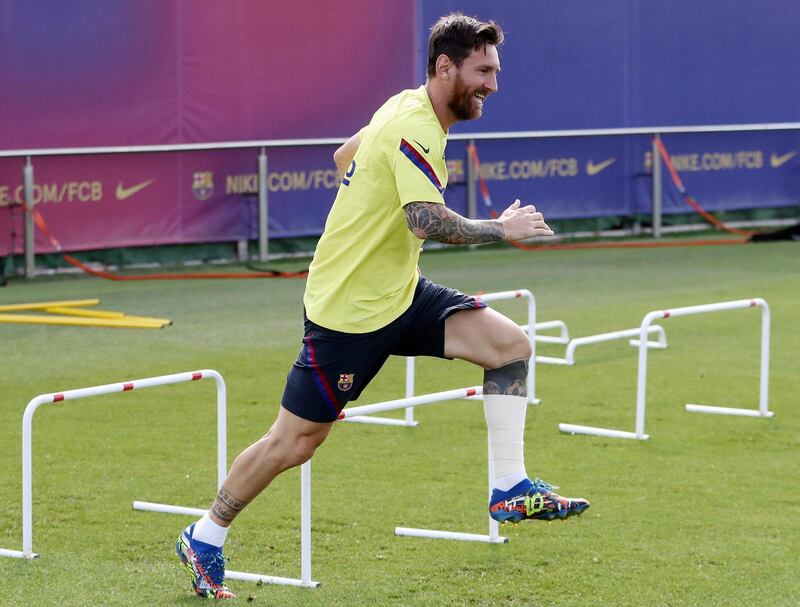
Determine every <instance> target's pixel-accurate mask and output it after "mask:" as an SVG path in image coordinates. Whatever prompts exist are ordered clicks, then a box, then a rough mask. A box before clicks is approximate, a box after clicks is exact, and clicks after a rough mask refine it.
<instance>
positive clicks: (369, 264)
mask: <svg viewBox="0 0 800 607" xmlns="http://www.w3.org/2000/svg"><path fill="white" fill-rule="evenodd" d="M502 41H503V33H502V30H501V29H500V27H499V26H498V25H497V24H496V23H494V22H493V21H489V22H481V21H478V20H476V19H474V18H472V17H468V16H465V15H462V14H460V13H455V14H451V15H447V16H445V17H442V18H441V19H440V20H439V21H438V22H437V23H436V24H434V26H433V27H432V29H431V34H430V40H429V44H428V66H427V81H426V83H425V85H424V86H421V87H419V88H418V89H415V90H406V91H403V92H401V93H399V94H398V95H395V96H394V97H392V98H391V99H389V100H388V101H387V102H386V103H385V104H384V105H383V106H382V107H381V108H379V109H378V111H377V112H375V114H374V116H373V117H372V120H371V121H370V123H369V124H368V125H367V126H366V127H364V128H363V129H361V131H359V133H358V134H356V135H354V136H353V137H351V138H350V139H349V140H348V141H347V142H346V143H345V144H344V145H343V146H342V147H341V148H339V149H338V150H337V151H336V153H335V154H334V160H335V162H336V166H337V168H338V169H339V173H340V175H341V177H342V181H341V185H340V187H339V191H338V194H337V196H336V200H335V201H334V204H333V207H332V209H331V211H330V214H329V215H328V220H327V223H326V225H325V231H324V233H323V235H322V238H321V239H320V241H319V244H318V245H317V249H316V252H315V254H314V260H313V261H312V263H311V266H310V269H309V276H308V283H307V285H306V291H305V295H304V298H303V303H304V304H305V315H306V318H305V337H304V338H303V345H302V348H301V350H300V354H299V355H298V357H297V360H296V361H295V363H294V365H293V366H292V368H291V370H290V372H289V375H288V378H287V381H286V388H285V390H284V393H283V398H282V399H281V407H280V410H279V413H278V417H277V419H276V420H275V423H274V424H273V425H272V427H271V428H270V429H269V431H268V432H267V433H266V434H265V435H264V436H263V437H262V438H261V439H260V440H258V441H257V442H255V443H254V444H252V445H250V446H249V447H248V448H247V449H245V450H244V451H243V452H242V453H241V454H240V455H239V456H238V457H237V458H236V460H235V461H234V462H233V465H232V466H231V469H230V472H229V474H228V477H227V478H226V479H225V481H224V483H223V484H222V488H221V489H220V491H219V493H218V495H217V497H216V499H215V500H214V503H213V504H212V506H211V509H210V510H209V511H208V513H207V514H206V515H205V516H203V518H201V519H200V520H199V521H198V522H197V523H194V524H192V525H190V526H189V527H188V528H186V529H185V530H184V531H183V532H182V533H181V535H180V537H179V538H178V541H177V546H176V547H177V551H178V554H179V556H180V558H181V560H182V562H183V563H184V564H185V565H186V567H187V568H188V570H189V572H190V573H191V576H192V582H193V586H194V590H195V592H197V594H200V595H202V596H209V597H214V598H232V597H233V596H234V595H233V593H232V592H231V591H230V590H229V589H228V588H227V586H226V585H225V583H224V576H225V565H224V563H225V561H224V559H223V556H222V545H223V543H224V541H225V537H226V535H227V533H228V528H229V527H230V524H231V523H232V522H233V520H234V518H235V517H236V516H237V515H238V514H239V513H240V512H241V511H242V509H243V508H244V507H245V506H247V504H248V503H249V502H250V501H251V500H253V499H254V498H255V497H256V496H257V495H258V494H259V493H261V492H262V491H263V490H264V489H265V488H266V487H267V486H268V485H269V484H270V482H271V481H272V480H273V479H274V478H275V477H276V476H277V475H278V474H280V473H281V472H283V471H285V470H287V469H289V468H292V467H294V466H299V465H301V464H302V463H304V462H306V461H307V460H308V459H310V458H311V456H312V455H314V451H315V450H316V449H317V447H319V446H320V445H321V444H322V442H323V441H324V440H325V438H326V437H327V436H328V433H329V432H330V430H331V427H332V426H333V422H334V421H335V420H336V419H337V416H338V415H339V413H340V412H341V410H342V407H344V406H345V404H346V403H347V402H348V401H351V400H355V399H356V398H358V396H359V394H360V393H361V391H362V390H363V389H364V387H365V386H366V385H367V384H368V383H369V382H370V380H371V379H372V378H373V377H374V376H375V374H376V373H377V372H378V370H379V369H380V368H381V366H382V365H383V363H384V362H385V361H386V359H387V358H388V357H389V356H390V355H392V354H396V355H402V356H435V357H440V358H449V359H452V358H459V359H463V360H467V361H469V362H472V363H474V364H476V365H479V366H480V367H482V368H483V369H485V371H484V382H483V401H484V410H485V416H486V423H487V426H488V431H489V440H490V442H491V446H492V454H493V465H494V470H495V475H496V485H495V488H494V491H493V493H492V496H491V498H490V504H489V511H490V514H491V516H492V517H493V518H494V519H495V520H497V521H501V522H505V521H512V522H517V521H520V520H522V519H544V520H552V519H554V518H565V517H568V516H571V515H573V514H580V513H581V512H582V511H583V510H585V509H586V508H588V507H589V502H587V501H586V500H584V499H577V498H564V497H561V496H560V495H558V494H556V493H554V492H553V489H554V487H553V486H551V485H548V484H547V483H545V482H544V481H541V480H539V479H535V480H530V479H529V478H528V475H527V472H526V471H525V463H524V455H523V432H524V427H525V412H526V408H527V399H526V383H525V380H526V376H527V369H528V361H529V359H530V356H531V348H530V343H529V341H528V337H527V336H526V335H525V333H524V332H523V331H522V330H521V329H520V328H519V327H518V326H517V324H516V323H514V322H512V321H511V320H509V319H508V318H506V317H505V316H503V315H501V314H499V313H498V312H496V311H494V310H492V309H491V308H487V307H486V306H485V304H483V303H482V302H481V301H480V300H479V299H477V298H475V297H471V296H469V295H464V294H462V293H459V292H458V291H455V290H453V289H450V288H447V287H444V286H441V285H437V284H434V283H433V282H431V281H429V280H427V279H426V278H424V277H423V276H421V275H420V274H419V271H418V269H417V261H418V259H419V253H420V245H421V244H422V242H423V241H424V240H425V239H431V240H436V241H438V242H444V243H449V244H479V243H485V242H493V241H499V240H507V241H513V240H521V239H524V238H530V237H532V236H547V235H552V234H553V232H552V231H551V230H550V228H548V226H547V224H546V223H545V222H544V219H543V217H542V214H541V213H539V212H537V211H536V209H535V208H534V207H533V206H522V205H521V204H520V201H519V200H517V201H515V202H514V203H513V204H512V205H511V206H509V207H508V208H507V209H506V210H505V211H504V212H503V214H502V215H501V216H500V217H499V218H497V219H493V220H473V219H467V218H465V217H461V216H460V215H458V214H457V213H455V212H453V211H451V210H449V209H448V208H447V207H446V206H445V205H444V198H443V197H442V193H443V192H444V188H445V185H446V182H447V169H446V166H445V160H444V150H445V144H446V138H447V129H448V128H450V127H451V126H452V125H454V124H456V123H457V122H459V121H461V120H472V119H475V118H478V117H479V116H480V115H481V113H482V112H483V105H484V103H485V102H486V99H487V98H488V97H489V96H490V95H491V94H493V93H495V92H497V74H498V72H499V71H500V60H499V55H498V52H497V47H498V46H499V45H500V44H501V43H502Z"/></svg>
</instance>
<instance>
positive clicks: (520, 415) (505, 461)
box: [483, 362, 528, 491]
mask: <svg viewBox="0 0 800 607" xmlns="http://www.w3.org/2000/svg"><path fill="white" fill-rule="evenodd" d="M526 371H527V365H526V364H524V363H523V362H516V363H510V364H508V365H505V366H503V367H501V368H499V369H491V370H487V371H486V373H485V378H484V394H483V411H484V414H485V416H486V427H487V429H488V431H489V444H490V445H491V448H492V464H493V466H494V476H495V483H494V484H495V488H497V489H500V490H501V491H507V490H508V489H511V487H513V486H514V485H516V484H517V483H519V482H520V481H523V480H525V479H526V478H527V477H528V475H527V473H526V471H525V454H524V439H523V436H524V434H525V414H526V412H527V409H528V399H527V397H526V396H525V392H524V385H525V376H526V375H527V373H526ZM520 374H521V375H522V377H521V378H520V377H517V376H519V375H520ZM520 382H521V383H522V386H523V389H522V395H518V394H519V391H518V390H511V389H509V388H510V387H511V386H512V384H514V385H519V383H520ZM490 386H491V388H492V389H491V390H490V392H512V394H507V393H506V394H503V393H501V394H497V393H489V394H487V393H486V392H487V388H489V387H490Z"/></svg>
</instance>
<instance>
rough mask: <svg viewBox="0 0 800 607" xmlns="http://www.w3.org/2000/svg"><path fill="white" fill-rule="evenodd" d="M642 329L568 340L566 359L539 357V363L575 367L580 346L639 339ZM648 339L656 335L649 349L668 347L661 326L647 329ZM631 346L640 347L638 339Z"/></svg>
mask: <svg viewBox="0 0 800 607" xmlns="http://www.w3.org/2000/svg"><path fill="white" fill-rule="evenodd" d="M640 332H641V331H640V329H638V328H637V329H625V330H623V331H611V332H609V333H598V334H597V335H586V336H585V337H576V338H575V339H571V340H568V342H567V351H566V353H565V354H564V358H558V357H556V356H537V357H536V362H537V363H544V364H547V365H570V366H571V365H574V364H575V349H576V348H577V347H578V346H588V345H591V344H599V343H603V342H606V341H614V340H617V339H626V338H628V337H639V335H640ZM647 333H648V337H649V334H650V333H655V334H656V337H657V340H656V341H648V342H647V347H648V348H654V349H658V350H664V349H665V348H666V347H667V334H666V333H665V332H664V328H663V327H661V326H660V325H652V326H650V327H648V328H647ZM628 343H630V345H632V346H634V347H636V346H638V345H639V340H638V339H632V340H630V342H628Z"/></svg>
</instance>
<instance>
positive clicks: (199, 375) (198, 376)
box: [192, 373, 203, 381]
mask: <svg viewBox="0 0 800 607" xmlns="http://www.w3.org/2000/svg"><path fill="white" fill-rule="evenodd" d="M198 379H203V374H202V373H192V381H197V380H198Z"/></svg>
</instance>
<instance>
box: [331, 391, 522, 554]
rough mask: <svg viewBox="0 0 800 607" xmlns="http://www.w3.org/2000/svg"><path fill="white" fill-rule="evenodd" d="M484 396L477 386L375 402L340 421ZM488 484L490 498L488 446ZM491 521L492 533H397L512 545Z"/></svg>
mask: <svg viewBox="0 0 800 607" xmlns="http://www.w3.org/2000/svg"><path fill="white" fill-rule="evenodd" d="M482 394H483V387H482V386H474V387H472V388H459V389H456V390H447V391H445V392H436V393H433V394H425V395H422V396H415V397H412V398H401V399H397V400H390V401H386V402H383V403H375V404H374V405H364V406H361V407H353V408H351V409H344V410H342V412H341V413H340V414H339V420H340V421H343V420H346V419H347V418H348V417H350V416H354V417H357V416H361V415H370V414H374V413H382V412H385V411H392V410H394V409H400V408H403V407H405V406H415V407H419V406H422V405H433V404H436V403H440V402H443V401H447V400H457V399H475V398H477V399H480V398H481V395H482ZM488 479H489V482H488V485H489V495H490V496H491V492H492V489H493V488H494V471H493V469H492V446H491V444H489V446H488ZM488 518H489V533H488V534H487V535H482V534H478V533H462V532H459V531H441V530H438V529H417V528H413V527H395V529H394V533H395V535H399V536H406V537H424V538H430V539H445V540H460V541H465V542H482V543H488V544H504V543H506V542H508V538H505V537H502V536H501V535H500V534H499V529H500V527H499V525H498V523H497V521H495V520H494V519H492V518H491V517H488Z"/></svg>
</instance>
